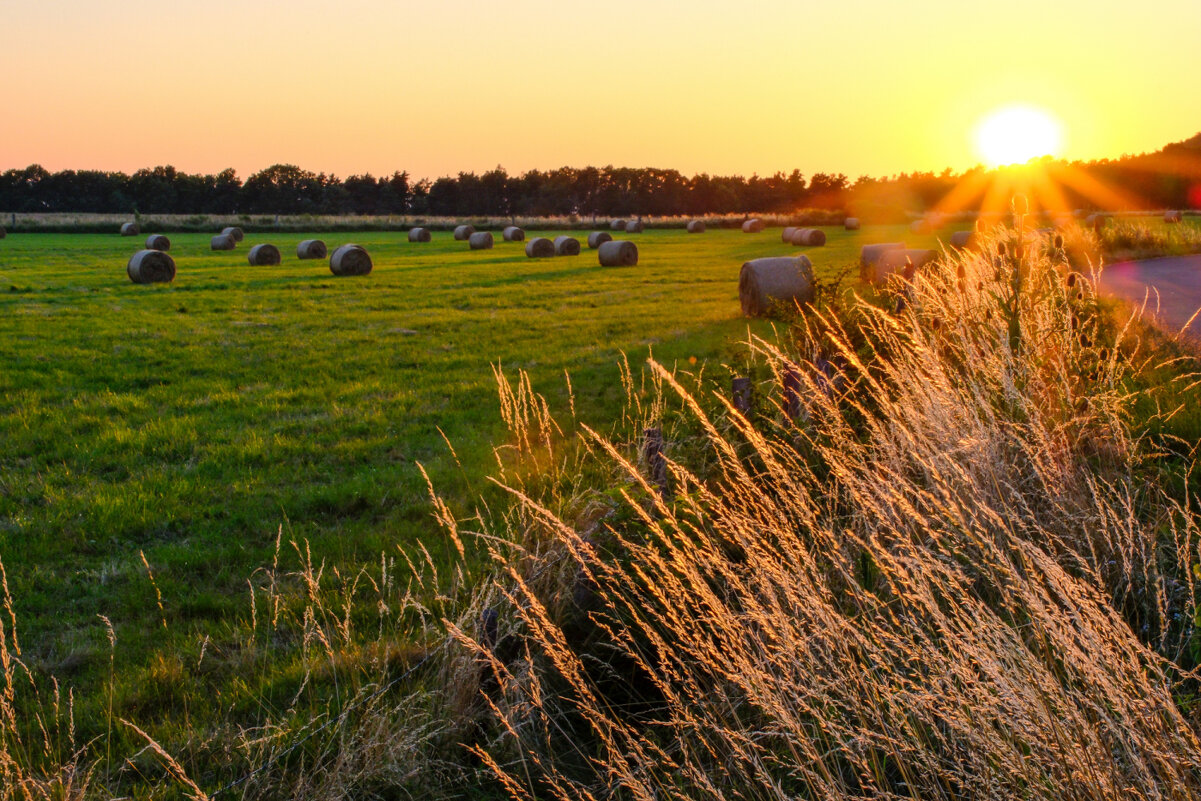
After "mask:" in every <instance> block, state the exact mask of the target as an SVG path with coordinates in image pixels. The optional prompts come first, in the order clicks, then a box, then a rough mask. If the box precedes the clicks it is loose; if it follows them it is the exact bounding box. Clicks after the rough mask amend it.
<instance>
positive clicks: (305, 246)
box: [296, 239, 329, 259]
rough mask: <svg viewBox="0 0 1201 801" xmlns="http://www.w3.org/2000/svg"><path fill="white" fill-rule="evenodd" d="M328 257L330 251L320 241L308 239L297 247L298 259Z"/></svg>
mask: <svg viewBox="0 0 1201 801" xmlns="http://www.w3.org/2000/svg"><path fill="white" fill-rule="evenodd" d="M327 255H329V251H328V250H326V247H325V243H324V242H322V241H321V240H320V239H306V240H304V241H303V242H301V243H300V244H299V245H297V246H296V258H298V259H324V258H325V257H326V256H327Z"/></svg>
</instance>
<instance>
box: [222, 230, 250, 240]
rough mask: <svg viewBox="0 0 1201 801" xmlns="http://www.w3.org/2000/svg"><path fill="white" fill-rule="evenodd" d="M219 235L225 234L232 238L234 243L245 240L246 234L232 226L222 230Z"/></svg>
mask: <svg viewBox="0 0 1201 801" xmlns="http://www.w3.org/2000/svg"><path fill="white" fill-rule="evenodd" d="M221 233H223V234H225V235H226V236H231V237H233V240H234V241H235V242H241V241H242V240H243V239H245V238H246V234H244V233H242V229H241V228H235V227H234V226H230V227H229V228H222V229H221Z"/></svg>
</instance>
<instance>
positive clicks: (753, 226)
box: [742, 217, 764, 234]
mask: <svg viewBox="0 0 1201 801" xmlns="http://www.w3.org/2000/svg"><path fill="white" fill-rule="evenodd" d="M763 228H764V226H763V220H760V219H759V218H758V217H752V218H751V219H749V220H747V221H746V222H744V223H743V224H742V232H743V233H744V234H757V233H760V232H761V231H762V230H763Z"/></svg>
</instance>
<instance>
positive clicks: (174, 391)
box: [0, 227, 934, 722]
mask: <svg viewBox="0 0 1201 801" xmlns="http://www.w3.org/2000/svg"><path fill="white" fill-rule="evenodd" d="M779 233H780V232H779V229H768V230H767V231H765V232H764V233H762V234H758V235H747V234H743V233H741V232H738V231H710V232H709V233H707V234H705V235H701V236H696V235H691V236H690V235H688V234H686V233H684V232H682V231H648V232H647V233H645V234H641V235H632V236H630V237H629V238H632V239H634V240H635V241H636V242H637V243H638V245H639V248H640V253H641V260H640V263H639V265H638V266H637V267H635V268H620V269H606V268H601V267H599V266H598V264H597V261H596V254H595V252H594V251H591V250H588V249H587V248H586V247H585V248H584V250H583V253H582V255H581V256H579V257H565V258H554V259H547V260H532V259H527V258H526V257H525V255H524V249H523V246H522V245H521V244H520V243H504V242H500V241H498V242H497V244H496V247H495V249H493V250H491V251H479V252H471V251H469V250H468V249H467V246H466V243H464V242H456V241H454V240H453V239H452V238H451V235H450V234H449V233H437V234H435V235H434V241H433V242H432V243H431V244H424V245H418V244H410V243H408V242H407V238H406V236H405V234H403V233H380V232H374V233H370V234H364V235H363V236H355V237H353V241H356V242H358V243H359V244H362V245H364V246H365V247H367V248H368V249H369V250H370V252H371V253H372V256H373V258H374V262H375V269H374V272H373V273H372V274H371V275H370V276H368V277H366V278H336V277H334V276H333V275H331V274H330V272H329V269H328V264H327V262H324V261H316V262H314V261H308V262H301V261H298V260H296V258H295V256H294V254H295V247H296V244H297V242H298V241H299V240H301V239H303V238H308V235H304V234H293V235H290V236H287V237H282V236H281V237H278V238H274V239H271V238H267V237H261V236H258V235H250V236H248V237H247V240H246V241H245V242H244V243H242V244H241V245H240V246H239V249H238V250H237V251H235V252H232V253H230V252H225V253H219V252H212V251H210V250H209V247H208V239H209V237H208V235H197V234H183V235H177V236H174V237H172V255H173V256H174V258H175V260H176V263H177V266H178V274H177V277H176V279H175V281H174V283H172V284H170V285H159V286H136V285H133V284H131V283H130V282H129V281H128V279H127V278H126V276H125V263H126V260H127V259H128V257H129V255H130V254H131V253H132V252H133V251H134V250H135V249H137V248H138V247H140V245H141V241H140V239H138V240H135V239H133V238H121V237H119V236H115V235H114V236H103V235H65V234H64V235H54V234H39V235H32V234H31V235H10V236H9V237H8V238H7V239H5V240H0V443H2V445H0V559H2V560H3V563H4V565H5V567H6V569H7V574H8V584H9V589H10V590H11V594H12V597H13V598H14V605H15V613H16V616H17V618H18V620H19V623H20V631H21V635H22V644H23V646H24V649H25V651H24V658H25V660H26V662H28V663H29V664H30V665H32V666H33V667H34V668H35V669H37V670H38V671H41V672H46V673H50V674H54V675H56V676H58V677H59V678H60V679H61V680H63V681H64V682H66V683H67V684H71V685H74V686H75V687H76V688H77V690H78V691H79V693H80V695H79V698H80V701H79V704H80V706H81V708H82V709H83V717H84V719H85V722H86V721H87V720H89V719H93V718H94V713H95V708H96V707H98V706H99V705H100V703H101V702H100V697H99V696H100V694H99V693H98V691H97V690H98V687H99V686H100V685H101V683H102V681H103V679H104V678H105V677H106V676H107V674H108V670H109V644H108V640H107V637H106V634H105V630H104V626H103V623H102V622H101V621H100V619H99V618H98V615H104V616H106V617H107V618H109V619H110V620H111V621H112V622H113V624H114V626H115V629H116V638H117V643H118V646H117V648H116V672H117V674H118V675H121V676H125V677H127V679H128V682H127V683H128V685H129V686H128V687H127V688H126V690H124V691H119V692H118V698H117V702H116V703H117V705H118V707H120V706H121V705H122V699H123V698H124V699H126V700H127V704H126V705H127V706H128V707H132V708H134V709H133V710H132V711H129V714H136V710H137V709H139V708H141V709H144V708H146V707H147V705H148V704H151V703H152V702H154V700H155V699H153V698H151V699H148V698H147V697H146V693H147V691H146V690H145V689H144V688H139V686H138V685H139V684H140V682H139V680H138V678H137V677H139V676H142V675H145V673H146V671H148V670H151V669H152V668H153V665H154V664H155V663H156V660H160V659H161V657H162V655H163V654H165V653H171V652H172V651H173V650H177V649H180V648H184V647H187V648H190V649H195V647H196V643H198V642H199V641H201V640H202V639H203V638H205V637H206V636H207V637H210V638H211V639H212V641H213V642H214V643H219V642H221V640H222V638H223V637H228V636H229V635H230V631H231V628H236V626H237V625H239V624H238V622H237V621H239V620H242V619H244V618H245V617H246V615H247V605H248V603H247V597H246V593H247V580H248V579H249V578H250V577H251V576H252V574H253V573H254V572H255V570H256V569H258V568H260V567H262V566H264V565H270V564H271V560H272V554H273V550H274V547H275V542H276V535H277V532H278V531H279V530H280V527H281V526H282V527H283V531H284V534H283V538H284V541H285V542H287V541H288V540H295V541H297V542H301V543H303V542H304V541H307V542H308V543H309V544H310V546H311V549H312V553H313V556H314V559H315V560H317V561H324V563H325V565H326V569H327V570H333V569H336V568H342V569H348V568H350V567H353V566H357V565H361V564H364V563H368V564H369V563H372V562H375V563H378V562H379V555H380V554H381V553H383V552H392V553H395V547H396V546H397V545H400V546H403V547H410V546H412V545H414V543H415V542H416V540H417V539H418V538H421V539H423V540H424V541H425V542H426V543H427V544H428V545H429V547H430V550H431V553H432V555H433V558H434V560H435V562H442V561H444V560H445V559H446V558H447V557H448V555H449V548H450V546H449V545H448V544H446V543H445V542H444V541H443V538H442V537H441V535H440V534H439V529H438V527H437V526H436V524H435V522H434V520H433V519H432V507H431V504H430V502H429V495H428V489H427V487H426V484H425V481H424V479H423V478H422V476H421V473H420V470H419V468H418V463H421V464H422V465H424V466H425V467H426V469H427V470H428V472H429V474H430V477H431V479H432V481H433V482H434V484H435V486H436V487H437V489H438V491H439V492H440V493H441V494H443V495H444V496H445V497H447V498H448V500H449V501H450V502H451V505H452V507H453V508H454V509H455V511H456V512H459V513H464V514H466V513H467V512H468V511H469V510H470V509H471V507H472V506H473V504H474V503H475V499H476V498H477V497H479V496H481V495H483V496H484V497H488V496H489V492H490V491H489V489H488V487H489V485H488V484H487V483H486V482H485V481H484V478H485V476H486V475H487V474H488V473H489V472H490V471H491V470H492V469H494V468H495V465H496V461H495V457H494V455H493V452H492V447H493V445H494V444H497V443H498V441H500V438H501V437H502V434H503V427H502V425H501V418H500V412H499V409H498V403H497V396H496V388H495V387H496V385H495V379H494V376H493V372H492V366H493V365H500V366H502V367H503V368H504V369H505V370H506V371H507V372H510V373H515V371H516V370H517V369H518V368H522V369H525V370H527V371H528V372H529V373H530V374H531V376H532V378H533V380H534V385H535V388H536V389H537V390H538V391H540V392H543V393H545V394H546V395H547V397H548V398H550V399H551V400H552V402H553V403H556V404H558V406H559V408H565V407H566V406H567V405H568V401H567V388H566V382H565V381H564V377H563V376H564V372H565V371H567V372H569V373H570V375H571V380H572V384H573V387H574V402H575V407H576V410H577V412H578V414H579V415H580V417H581V418H583V419H586V420H592V421H596V422H598V423H601V424H604V423H605V422H606V421H607V420H609V419H611V417H612V415H613V414H616V413H617V408H618V405H619V402H620V400H621V399H622V398H623V397H624V393H623V391H622V389H621V386H620V382H619V380H618V367H617V365H618V362H619V361H620V359H621V354H622V353H623V352H624V353H626V354H627V355H628V358H629V360H630V363H631V364H633V365H634V369H635V371H637V369H638V367H637V365H638V364H639V363H640V362H641V361H642V360H643V359H644V358H645V357H646V356H647V355H648V352H649V351H650V350H652V349H653V352H654V354H655V356H656V358H658V359H659V360H660V361H662V362H664V363H666V364H669V365H670V364H672V363H673V362H675V363H680V364H682V365H685V366H688V365H690V364H691V360H692V359H694V358H695V359H696V360H697V362H696V364H697V367H696V368H692V369H700V367H702V366H703V367H705V369H706V370H707V371H710V373H713V372H716V373H717V374H719V375H720V371H721V369H722V367H721V365H722V364H723V363H725V362H727V361H730V360H731V359H732V358H733V354H735V352H736V344H735V343H736V342H737V341H739V340H740V339H745V336H746V332H747V328H748V321H746V320H745V319H743V318H742V317H741V316H740V311H739V306H738V288H737V276H738V268H739V265H740V264H741V262H742V261H743V260H745V259H748V258H753V257H758V256H768V255H781V254H788V253H796V252H798V249H796V248H793V247H791V246H787V245H783V244H781V242H780V236H779ZM827 233H828V235H829V243H828V245H827V246H826V247H824V248H817V249H804V250H805V252H808V253H809V255H810V256H811V258H812V259H813V261H814V263H815V266H816V268H817V273H818V276H819V278H825V279H828V278H830V277H832V276H833V275H835V274H836V273H837V272H839V271H840V270H841V269H842V268H844V267H847V266H849V265H850V264H852V263H853V262H854V261H855V260H856V258H857V254H858V248H859V245H860V244H861V243H862V242H865V241H895V240H902V239H907V240H908V241H910V242H911V243H913V244H922V243H933V241H934V240H933V238H932V237H925V238H919V237H915V236H913V235H912V234H909V232H908V231H907V229H904V228H901V227H897V228H874V229H866V230H864V231H861V232H858V233H857V234H853V235H852V234H847V233H844V232H843V231H841V230H834V229H827ZM536 234H537V232H534V231H530V232H528V235H531V236H532V235H536ZM583 238H584V236H583V234H581V239H583ZM325 239H326V240H327V242H328V243H329V245H330V250H331V251H332V250H333V248H334V246H336V245H337V244H340V243H341V242H342V241H345V240H341V239H334V238H333V237H330V236H326V237H325ZM347 239H351V238H350V237H347ZM497 239H498V240H499V236H497ZM258 241H273V242H274V243H275V244H276V245H278V246H279V247H280V249H281V251H282V252H283V253H284V257H285V258H284V263H283V265H281V266H278V267H250V266H249V265H248V264H247V262H246V251H247V250H248V249H249V247H250V246H251V245H252V244H254V243H256V242H258ZM769 325H770V324H769V323H766V322H762V321H755V322H754V323H753V324H752V328H754V329H755V330H757V331H765V330H767V326H769ZM439 430H441V432H443V433H444V434H445V436H446V438H447V440H449V442H450V443H451V444H452V445H453V447H454V449H455V451H456V452H457V454H458V459H459V462H461V467H460V465H459V464H458V463H457V462H456V460H455V458H454V457H453V456H452V455H451V452H450V450H449V448H448V446H447V444H446V442H445V441H444V440H443V437H442V435H441V434H440V433H439ZM492 492H493V493H495V491H492ZM143 553H144V555H145V559H146V561H147V562H148V563H149V565H150V567H151V569H152V571H153V576H154V581H155V583H152V582H151V580H150V578H149V576H148V573H147V568H146V565H144V564H143V561H142V554H143ZM155 584H157V590H158V591H160V592H161V594H162V609H161V611H160V609H159V607H158V603H157V600H156V597H157V596H156V587H155ZM164 622H165V624H166V629H165V630H164V628H163V624H164ZM118 684H121V682H118ZM167 705H168V706H169V704H167ZM89 710H91V711H89Z"/></svg>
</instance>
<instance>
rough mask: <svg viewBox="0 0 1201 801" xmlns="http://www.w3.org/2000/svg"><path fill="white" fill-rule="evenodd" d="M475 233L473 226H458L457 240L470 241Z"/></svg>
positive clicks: (456, 230) (456, 228)
mask: <svg viewBox="0 0 1201 801" xmlns="http://www.w3.org/2000/svg"><path fill="white" fill-rule="evenodd" d="M474 233H475V227H474V226H471V225H456V226H455V239H457V240H459V241H460V242H464V241H468V240H470V239H471V235H472V234H474Z"/></svg>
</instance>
